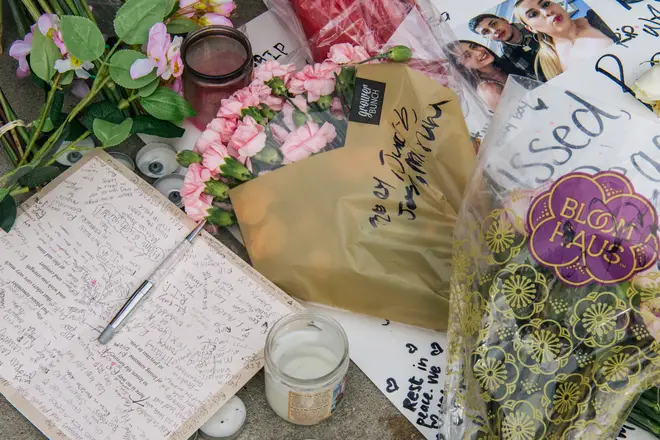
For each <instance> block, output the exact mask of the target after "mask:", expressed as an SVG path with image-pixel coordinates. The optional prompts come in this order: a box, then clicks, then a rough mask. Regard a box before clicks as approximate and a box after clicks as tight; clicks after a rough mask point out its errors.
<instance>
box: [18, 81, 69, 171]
mask: <svg viewBox="0 0 660 440" xmlns="http://www.w3.org/2000/svg"><path fill="white" fill-rule="evenodd" d="M61 78H62V74H61V73H58V74H57V76H55V81H53V85H52V87H51V88H50V91H49V92H48V97H47V98H46V104H45V105H44V109H43V111H42V112H41V116H40V117H39V123H38V124H37V128H36V129H35V130H34V132H33V133H32V138H31V139H30V143H29V144H28V147H27V150H25V155H24V156H23V157H22V158H21V161H20V162H19V163H18V166H21V165H23V164H24V163H25V161H26V160H27V158H28V156H29V155H30V152H31V151H32V148H34V145H35V144H36V143H37V139H39V135H40V134H41V130H42V129H43V128H44V124H45V123H46V117H47V116H48V114H49V113H50V107H51V106H52V105H53V99H55V92H57V85H58V84H59V83H60V79H61Z"/></svg>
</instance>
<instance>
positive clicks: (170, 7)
mask: <svg viewBox="0 0 660 440" xmlns="http://www.w3.org/2000/svg"><path fill="white" fill-rule="evenodd" d="M165 10H166V11H170V12H169V13H168V14H167V15H166V16H165V17H166V18H169V17H171V16H173V15H174V14H175V13H176V11H178V10H179V0H167V8H165Z"/></svg>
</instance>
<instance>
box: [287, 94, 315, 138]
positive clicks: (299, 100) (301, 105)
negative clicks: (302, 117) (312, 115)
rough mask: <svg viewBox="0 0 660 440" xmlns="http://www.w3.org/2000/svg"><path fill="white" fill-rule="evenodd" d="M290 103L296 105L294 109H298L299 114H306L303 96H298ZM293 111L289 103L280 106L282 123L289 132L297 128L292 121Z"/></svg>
mask: <svg viewBox="0 0 660 440" xmlns="http://www.w3.org/2000/svg"><path fill="white" fill-rule="evenodd" d="M291 101H292V102H293V104H295V105H296V107H298V109H299V110H300V111H301V112H303V113H307V101H306V100H305V97H304V96H301V95H298V96H296V97H294V98H292V99H291ZM293 111H294V107H293V105H291V103H289V102H287V103H285V104H284V105H283V106H282V113H281V114H282V122H284V125H285V126H286V127H287V128H288V129H289V131H295V130H296V128H298V127H297V126H296V123H295V122H294V120H293ZM308 119H309V116H308Z"/></svg>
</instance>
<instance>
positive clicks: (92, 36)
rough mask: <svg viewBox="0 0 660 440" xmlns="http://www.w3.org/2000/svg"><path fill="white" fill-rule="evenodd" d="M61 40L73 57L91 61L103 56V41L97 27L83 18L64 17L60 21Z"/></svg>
mask: <svg viewBox="0 0 660 440" xmlns="http://www.w3.org/2000/svg"><path fill="white" fill-rule="evenodd" d="M60 26H61V28H62V40H63V41H64V44H65V45H66V48H67V49H69V52H70V53H71V55H73V56H74V57H76V58H78V59H79V60H81V61H93V60H95V59H97V58H100V57H101V55H103V50H104V49H105V41H104V40H103V35H102V34H101V31H100V30H99V28H98V27H96V25H95V24H94V23H93V22H92V20H90V19H89V18H85V17H76V16H73V15H65V16H63V17H62V18H61V19H60Z"/></svg>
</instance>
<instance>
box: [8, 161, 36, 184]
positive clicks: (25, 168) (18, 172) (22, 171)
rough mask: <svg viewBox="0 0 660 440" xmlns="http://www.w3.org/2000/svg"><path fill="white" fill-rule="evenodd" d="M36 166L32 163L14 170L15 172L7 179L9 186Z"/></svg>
mask: <svg viewBox="0 0 660 440" xmlns="http://www.w3.org/2000/svg"><path fill="white" fill-rule="evenodd" d="M33 169H34V167H33V166H32V165H23V166H22V167H20V168H17V169H16V171H14V174H12V176H11V177H10V178H9V180H8V181H7V184H6V185H7V187H10V186H12V185H13V184H14V183H16V182H17V181H18V179H20V178H21V177H23V176H24V175H26V174H27V173H29V172H30V171H32V170H33Z"/></svg>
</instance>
